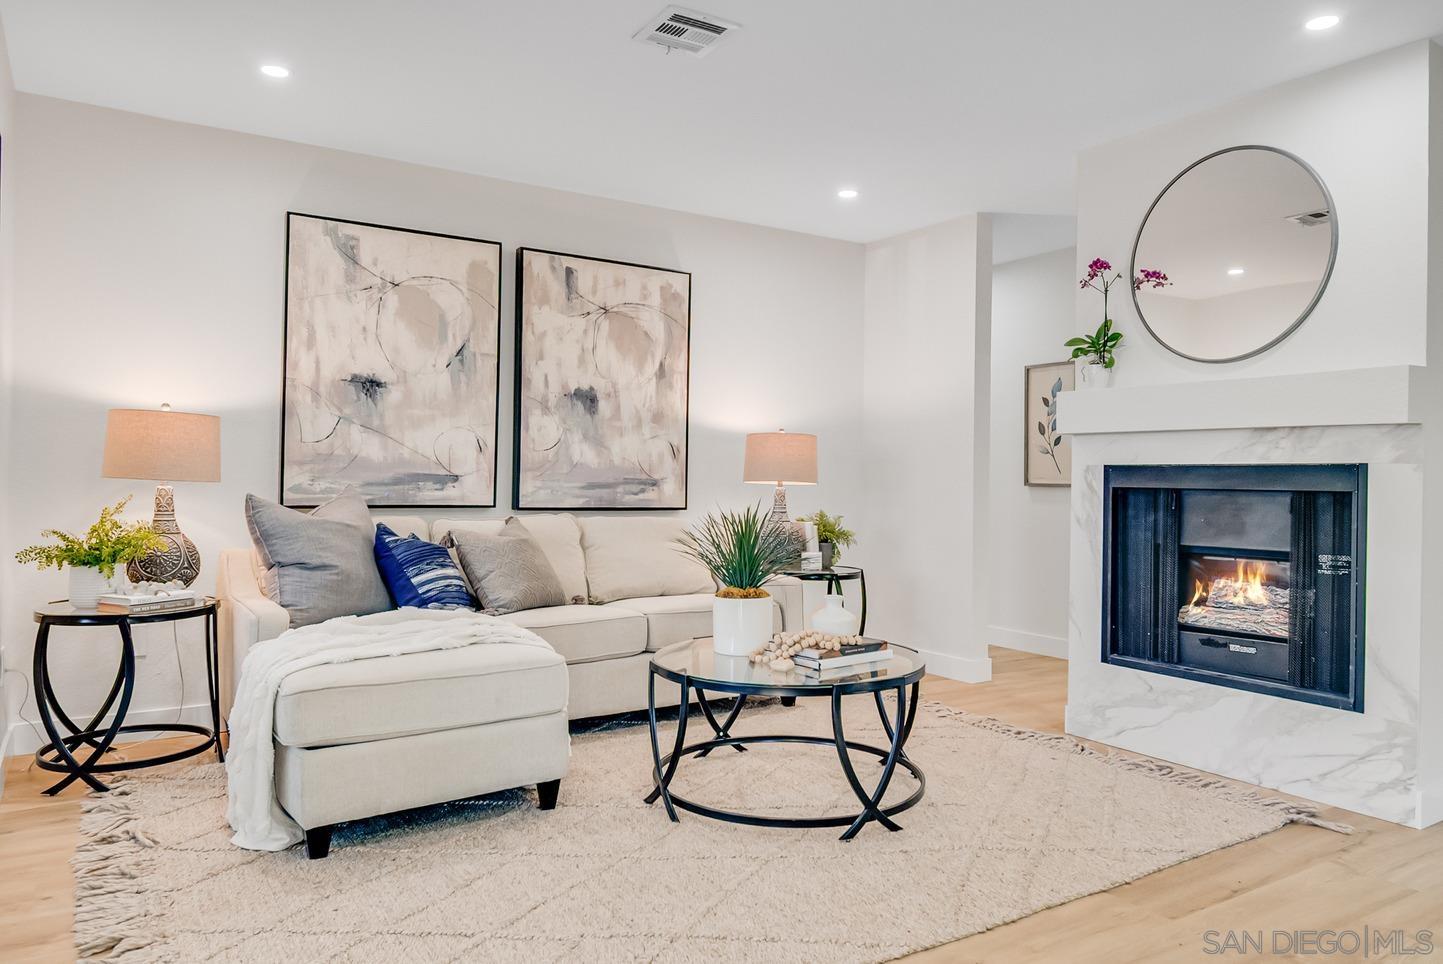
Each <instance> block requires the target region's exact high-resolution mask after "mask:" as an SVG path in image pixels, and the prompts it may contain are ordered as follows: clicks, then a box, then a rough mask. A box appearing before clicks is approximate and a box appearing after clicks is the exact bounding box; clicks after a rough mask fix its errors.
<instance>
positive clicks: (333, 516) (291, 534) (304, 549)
mask: <svg viewBox="0 0 1443 964" xmlns="http://www.w3.org/2000/svg"><path fill="white" fill-rule="evenodd" d="M246 526H247V528H249V529H250V534H251V542H252V543H254V544H255V548H256V554H257V555H259V556H260V561H261V568H262V569H263V570H264V573H265V577H264V578H263V579H262V580H261V588H262V589H263V590H264V591H265V594H266V595H267V596H268V597H270V599H271V600H272V601H273V602H276V603H278V604H279V605H280V606H282V607H283V608H284V609H285V610H286V612H288V613H289V614H290V617H291V625H292V626H309V625H311V624H312V623H319V622H324V621H326V620H327V619H330V618H332V617H333V616H364V615H366V614H368V613H379V612H384V611H385V610H387V609H390V608H391V597H390V594H388V593H387V592H386V584H385V583H384V582H382V581H381V573H380V571H379V570H378V569H377V568H376V554H375V526H374V525H373V524H372V522H371V510H370V509H369V508H368V507H367V506H366V500H365V499H363V498H361V497H360V496H359V495H353V494H350V493H342V494H341V495H338V496H336V498H334V499H332V500H331V501H330V502H327V503H326V504H325V505H322V506H319V507H318V508H316V509H314V510H312V511H311V512H310V513H305V512H297V511H296V510H295V509H288V508H286V507H285V506H283V505H280V504H279V503H276V502H272V501H270V500H269V499H262V498H260V497H259V496H255V495H247V496H246Z"/></svg>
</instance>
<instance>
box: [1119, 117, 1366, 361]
mask: <svg viewBox="0 0 1443 964" xmlns="http://www.w3.org/2000/svg"><path fill="white" fill-rule="evenodd" d="M1234 151H1272V152H1273V153H1274V154H1281V155H1282V156H1283V157H1286V158H1288V159H1289V160H1291V161H1292V162H1293V163H1295V164H1297V165H1298V166H1299V167H1301V168H1302V169H1303V170H1304V171H1307V172H1308V176H1309V177H1311V178H1312V179H1313V183H1314V184H1316V185H1318V189H1319V190H1320V191H1322V192H1323V200H1324V201H1326V202H1327V205H1328V229H1329V230H1330V231H1331V232H1332V241H1331V244H1330V246H1329V248H1328V265H1327V267H1326V268H1324V269H1323V277H1322V279H1321V280H1320V281H1319V282H1318V290H1317V291H1316V292H1314V293H1313V299H1312V300H1311V301H1309V302H1308V304H1307V307H1305V308H1304V309H1303V311H1302V313H1301V314H1300V315H1298V317H1297V320H1295V321H1294V322H1293V323H1292V324H1291V325H1289V326H1288V327H1287V328H1286V329H1284V330H1283V332H1282V333H1281V334H1279V335H1278V336H1277V337H1276V338H1274V339H1273V340H1272V341H1270V342H1268V343H1267V344H1266V345H1262V346H1261V347H1258V348H1254V349H1253V350H1252V351H1249V352H1244V353H1243V354H1241V355H1234V356H1232V357H1231V358H1198V357H1196V356H1195V355H1189V354H1188V353H1187V352H1184V351H1178V350H1177V349H1176V348H1174V347H1173V346H1172V345H1169V344H1168V343H1167V342H1165V341H1163V340H1162V338H1161V337H1160V336H1159V335H1158V333H1157V332H1155V331H1153V330H1152V326H1151V325H1149V324H1148V323H1147V315H1146V314H1144V313H1143V310H1142V305H1141V303H1139V302H1138V300H1137V288H1136V287H1134V286H1133V285H1132V279H1134V278H1136V277H1137V249H1138V247H1139V246H1140V245H1141V244H1142V233H1143V231H1145V230H1147V221H1148V219H1149V218H1150V217H1152V212H1153V210H1154V209H1155V208H1156V207H1157V206H1158V204H1159V203H1161V202H1162V199H1163V198H1164V197H1166V196H1167V192H1168V191H1170V190H1172V186H1173V185H1174V184H1176V183H1177V182H1178V181H1181V180H1182V179H1183V178H1184V177H1186V176H1187V174H1188V172H1189V171H1191V170H1192V169H1193V168H1195V167H1198V166H1200V165H1203V164H1206V163H1207V162H1208V161H1210V160H1212V159H1213V158H1215V157H1221V156H1222V155H1223V154H1231V153H1232V152H1234ZM1337 260H1338V207H1337V205H1336V204H1334V203H1333V193H1332V192H1331V191H1329V190H1328V185H1326V184H1324V183H1323V179H1322V178H1321V177H1319V176H1318V172H1317V171H1315V170H1314V169H1313V166H1312V165H1311V164H1309V163H1308V162H1307V161H1305V160H1303V159H1302V158H1301V157H1299V156H1298V155H1296V154H1294V153H1293V152H1292V151H1285V150H1283V149H1282V148H1281V147H1269V146H1268V145H1266V144H1239V145H1237V146H1236V147H1224V148H1223V149H1222V150H1219V151H1213V152H1212V153H1211V154H1208V155H1206V156H1204V157H1200V158H1198V159H1197V160H1195V161H1193V162H1192V163H1191V164H1189V165H1188V166H1187V167H1185V168H1183V169H1182V170H1181V171H1179V172H1178V173H1177V175H1176V176H1175V177H1174V178H1173V179H1172V180H1170V181H1168V182H1167V185H1166V186H1165V187H1164V188H1163V189H1162V190H1161V191H1159V192H1158V195H1157V197H1155V198H1153V200H1152V203H1151V204H1149V205H1148V206H1147V213H1146V214H1144V215H1143V216H1142V223H1140V224H1139V225H1138V226H1137V235H1136V237H1134V238H1133V241H1132V258H1131V260H1130V261H1129V263H1128V286H1129V287H1131V288H1132V307H1133V309H1134V310H1135V311H1136V312H1137V317H1138V320H1139V321H1141V322H1142V326H1143V327H1144V328H1146V329H1147V333H1148V334H1149V335H1151V336H1152V340H1153V341H1155V342H1157V343H1158V344H1159V345H1161V346H1162V347H1164V348H1166V349H1167V350H1168V351H1170V352H1172V353H1173V354H1174V355H1178V356H1179V357H1182V358H1186V359H1187V360H1188V361H1195V362H1202V363H1203V364H1205V365H1225V364H1227V363H1229V362H1236V361H1242V360H1243V359H1245V358H1252V357H1253V356H1254V355H1261V354H1262V353H1263V352H1265V351H1267V350H1268V349H1270V348H1274V347H1276V346H1277V345H1278V344H1279V343H1280V342H1281V341H1282V340H1283V339H1285V338H1287V337H1288V336H1289V335H1291V334H1292V333H1293V332H1295V331H1297V330H1298V328H1299V327H1300V326H1301V325H1302V323H1303V322H1305V321H1307V320H1308V316H1309V315H1311V314H1312V313H1313V309H1314V308H1316V307H1317V306H1318V302H1319V301H1321V300H1322V298H1323V292H1325V291H1327V290H1328V282H1329V281H1331V280H1332V278H1333V265H1334V264H1335V263H1336V262H1337Z"/></svg>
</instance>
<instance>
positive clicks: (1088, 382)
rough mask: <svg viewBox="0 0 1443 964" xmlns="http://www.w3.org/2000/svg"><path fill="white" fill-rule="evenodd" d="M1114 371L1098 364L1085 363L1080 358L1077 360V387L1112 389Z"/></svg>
mask: <svg viewBox="0 0 1443 964" xmlns="http://www.w3.org/2000/svg"><path fill="white" fill-rule="evenodd" d="M1113 371H1114V369H1111V368H1106V367H1104V366H1102V365H1098V364H1096V363H1084V362H1083V360H1082V359H1081V358H1079V359H1078V360H1077V387H1078V388H1079V389H1088V388H1111V387H1112V374H1113Z"/></svg>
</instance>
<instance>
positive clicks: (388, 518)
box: [371, 515, 431, 540]
mask: <svg viewBox="0 0 1443 964" xmlns="http://www.w3.org/2000/svg"><path fill="white" fill-rule="evenodd" d="M371 519H372V521H374V522H376V523H377V524H380V523H382V522H384V523H385V524H386V525H387V527H389V528H390V530H391V531H392V532H394V533H396V535H398V536H415V537H416V538H417V539H426V540H430V538H431V527H430V526H428V525H426V520H425V519H423V518H421V517H420V516H418V515H375V516H372V517H371Z"/></svg>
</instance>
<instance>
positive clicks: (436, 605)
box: [376, 522, 476, 609]
mask: <svg viewBox="0 0 1443 964" xmlns="http://www.w3.org/2000/svg"><path fill="white" fill-rule="evenodd" d="M376 567H377V568H379V569H380V570H381V579H382V580H383V581H384V582H385V583H386V589H387V590H388V591H389V592H390V593H391V599H392V601H394V602H395V604H396V605H397V606H415V607H417V608H418V609H474V608H475V607H476V600H475V599H473V598H472V596H471V591H470V590H469V589H467V588H466V582H465V580H464V579H462V578H461V570H460V569H458V568H456V563H455V562H453V561H452V560H451V553H449V552H447V551H446V549H445V548H444V547H442V546H438V545H436V544H435V543H434V542H427V541H426V540H425V539H422V538H421V537H419V536H399V535H397V534H396V533H395V532H393V531H391V527H390V526H388V525H386V524H385V523H384V522H378V523H376Z"/></svg>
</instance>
